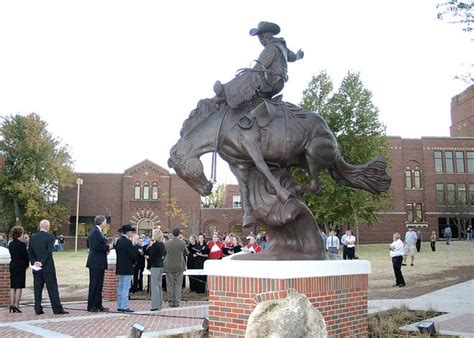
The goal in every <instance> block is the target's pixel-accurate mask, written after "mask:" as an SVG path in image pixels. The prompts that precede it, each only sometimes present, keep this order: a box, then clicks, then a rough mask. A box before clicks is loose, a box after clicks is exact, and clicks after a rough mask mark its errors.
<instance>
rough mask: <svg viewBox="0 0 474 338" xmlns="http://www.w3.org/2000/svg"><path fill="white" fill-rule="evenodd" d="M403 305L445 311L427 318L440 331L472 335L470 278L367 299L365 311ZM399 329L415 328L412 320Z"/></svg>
mask: <svg viewBox="0 0 474 338" xmlns="http://www.w3.org/2000/svg"><path fill="white" fill-rule="evenodd" d="M402 306H406V307H407V308H409V309H410V310H424V311H426V310H435V311H439V312H446V314H444V315H441V316H438V317H435V318H432V319H430V320H431V321H433V322H434V323H435V326H436V331H437V332H438V333H440V334H443V335H459V336H465V337H474V325H473V323H474V280H470V281H467V282H464V283H460V284H456V285H453V286H450V287H447V288H444V289H441V290H438V291H435V292H430V293H427V294H425V295H423V296H419V297H415V298H412V299H382V300H369V313H376V312H380V311H385V310H389V309H393V308H400V307H402ZM402 329H404V330H405V329H408V330H415V331H416V330H417V328H416V323H415V324H412V325H407V326H404V327H403V328H402Z"/></svg>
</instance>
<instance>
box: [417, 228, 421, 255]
mask: <svg viewBox="0 0 474 338" xmlns="http://www.w3.org/2000/svg"><path fill="white" fill-rule="evenodd" d="M421 239H422V237H421V231H420V230H417V231H416V251H417V252H420V251H421Z"/></svg>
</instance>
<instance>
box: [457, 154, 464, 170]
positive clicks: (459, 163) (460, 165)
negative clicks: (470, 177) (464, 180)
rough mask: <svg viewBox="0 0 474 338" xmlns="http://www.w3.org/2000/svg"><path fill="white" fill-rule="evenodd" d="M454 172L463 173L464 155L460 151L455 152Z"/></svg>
mask: <svg viewBox="0 0 474 338" xmlns="http://www.w3.org/2000/svg"><path fill="white" fill-rule="evenodd" d="M456 172H457V173H464V172H465V169H464V153H463V152H462V151H456Z"/></svg>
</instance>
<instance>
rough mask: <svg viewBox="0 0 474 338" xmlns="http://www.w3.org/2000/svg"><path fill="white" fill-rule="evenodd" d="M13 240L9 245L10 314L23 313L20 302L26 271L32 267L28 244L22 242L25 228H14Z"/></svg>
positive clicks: (12, 231) (12, 232)
mask: <svg viewBox="0 0 474 338" xmlns="http://www.w3.org/2000/svg"><path fill="white" fill-rule="evenodd" d="M11 236H12V238H13V240H12V241H11V243H10V244H9V245H8V250H9V251H10V257H11V261H10V303H11V305H10V312H21V310H20V300H21V293H22V289H24V288H25V280H26V269H27V268H28V267H29V266H30V262H29V259H28V251H27V250H26V244H25V243H24V242H22V241H20V238H22V236H23V228H22V227H21V226H14V227H13V228H12V230H11Z"/></svg>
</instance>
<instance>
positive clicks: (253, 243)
mask: <svg viewBox="0 0 474 338" xmlns="http://www.w3.org/2000/svg"><path fill="white" fill-rule="evenodd" d="M249 237H250V238H249V244H247V246H246V248H247V250H248V252H250V253H258V252H261V251H262V247H261V246H260V245H258V244H257V240H256V239H255V236H253V235H251V236H249Z"/></svg>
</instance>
